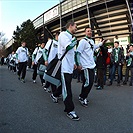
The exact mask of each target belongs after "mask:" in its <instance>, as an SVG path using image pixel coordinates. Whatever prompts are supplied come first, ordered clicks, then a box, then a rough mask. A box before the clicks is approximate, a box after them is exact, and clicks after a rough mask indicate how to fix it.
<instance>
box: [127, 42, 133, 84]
mask: <svg viewBox="0 0 133 133" xmlns="http://www.w3.org/2000/svg"><path fill="white" fill-rule="evenodd" d="M129 50H130V52H129V53H128V54H127V56H129V58H130V59H131V60H130V62H131V63H130V69H131V79H130V83H129V85H130V86H133V44H130V47H129Z"/></svg>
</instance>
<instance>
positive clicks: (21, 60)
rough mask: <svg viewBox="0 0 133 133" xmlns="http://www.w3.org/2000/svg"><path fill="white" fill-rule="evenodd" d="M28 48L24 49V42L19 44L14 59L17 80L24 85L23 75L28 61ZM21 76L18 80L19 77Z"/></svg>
mask: <svg viewBox="0 0 133 133" xmlns="http://www.w3.org/2000/svg"><path fill="white" fill-rule="evenodd" d="M28 55H29V52H28V48H27V47H26V42H22V43H21V47H19V48H18V49H17V51H16V58H17V60H18V65H19V68H18V79H19V80H20V79H21V82H23V83H25V75H26V67H27V61H28ZM21 73H22V76H21V78H20V75H21Z"/></svg>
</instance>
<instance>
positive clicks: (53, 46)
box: [44, 32, 59, 93]
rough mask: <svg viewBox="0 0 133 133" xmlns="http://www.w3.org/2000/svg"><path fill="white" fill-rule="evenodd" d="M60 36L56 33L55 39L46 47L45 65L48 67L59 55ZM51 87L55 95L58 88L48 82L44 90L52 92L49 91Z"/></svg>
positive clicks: (50, 40)
mask: <svg viewBox="0 0 133 133" xmlns="http://www.w3.org/2000/svg"><path fill="white" fill-rule="evenodd" d="M58 36H59V32H56V33H55V36H54V39H49V40H48V42H47V43H46V46H45V55H46V61H45V65H48V64H49V63H50V62H51V61H52V60H53V59H54V58H55V57H56V56H57V53H58ZM50 85H51V89H52V92H53V93H54V92H55V91H56V89H57V88H56V86H55V85H53V84H51V83H49V82H48V81H46V84H45V86H44V90H45V91H46V92H51V91H50V89H49V86H50Z"/></svg>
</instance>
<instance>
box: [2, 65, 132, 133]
mask: <svg viewBox="0 0 133 133" xmlns="http://www.w3.org/2000/svg"><path fill="white" fill-rule="evenodd" d="M31 76H32V72H31V71H27V76H26V83H21V82H20V81H19V80H18V79H17V76H16V75H15V74H13V73H12V72H10V71H9V70H7V67H6V66H0V133H133V116H132V113H133V102H132V101H133V87H129V86H122V87H117V86H116V85H115V83H114V85H113V86H111V87H107V86H105V89H104V90H95V88H94V87H93V89H92V91H91V93H90V95H89V97H88V100H90V103H89V106H88V108H85V107H83V106H81V105H80V103H79V102H78V95H79V92H80V88H81V83H76V80H73V82H72V88H73V101H74V103H75V110H76V112H77V113H78V115H79V117H80V121H72V120H70V119H69V118H68V117H66V114H65V113H64V112H63V109H64V105H63V102H62V101H61V100H60V101H59V104H55V103H53V102H52V101H51V99H50V97H49V96H50V94H49V93H46V92H44V90H43V89H42V87H41V85H40V81H39V78H38V79H37V84H33V83H32V80H31Z"/></svg>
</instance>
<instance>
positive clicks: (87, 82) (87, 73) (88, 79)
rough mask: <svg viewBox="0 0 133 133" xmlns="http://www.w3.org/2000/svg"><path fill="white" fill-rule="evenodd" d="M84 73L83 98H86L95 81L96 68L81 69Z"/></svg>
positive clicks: (81, 95)
mask: <svg viewBox="0 0 133 133" xmlns="http://www.w3.org/2000/svg"><path fill="white" fill-rule="evenodd" d="M81 72H82V74H83V84H82V89H81V94H80V95H79V96H80V97H81V98H83V99H85V98H87V97H88V94H89V93H90V91H91V88H92V86H93V82H94V69H89V68H88V69H85V70H82V71H81Z"/></svg>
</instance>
